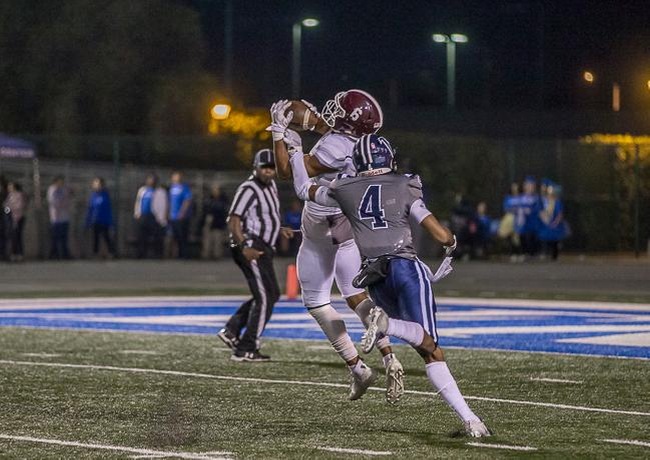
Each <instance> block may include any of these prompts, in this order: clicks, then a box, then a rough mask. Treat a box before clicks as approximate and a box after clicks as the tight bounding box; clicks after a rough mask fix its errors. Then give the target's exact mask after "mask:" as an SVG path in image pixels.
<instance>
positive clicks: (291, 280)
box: [285, 264, 300, 300]
mask: <svg viewBox="0 0 650 460" xmlns="http://www.w3.org/2000/svg"><path fill="white" fill-rule="evenodd" d="M299 293H300V285H299V283H298V272H297V271H296V265H295V264H290V265H289V266H288V267H287V286H286V289H285V295H286V296H287V299H290V300H293V299H297V298H298V294H299Z"/></svg>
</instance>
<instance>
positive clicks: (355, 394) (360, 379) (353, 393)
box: [348, 364, 377, 401]
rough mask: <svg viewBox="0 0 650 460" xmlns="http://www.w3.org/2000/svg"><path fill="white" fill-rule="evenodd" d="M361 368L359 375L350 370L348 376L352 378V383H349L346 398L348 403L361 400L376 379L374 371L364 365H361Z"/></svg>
mask: <svg viewBox="0 0 650 460" xmlns="http://www.w3.org/2000/svg"><path fill="white" fill-rule="evenodd" d="M362 366H363V367H362V372H361V375H357V374H355V373H354V372H352V370H350V375H351V377H352V379H351V380H352V381H351V382H350V394H349V396H348V398H349V399H350V401H355V400H357V399H359V398H361V397H362V396H363V395H364V394H365V393H366V391H368V388H369V387H370V385H372V384H373V383H374V382H375V380H376V379H377V374H375V371H373V370H372V369H371V368H370V367H368V366H366V365H365V364H362Z"/></svg>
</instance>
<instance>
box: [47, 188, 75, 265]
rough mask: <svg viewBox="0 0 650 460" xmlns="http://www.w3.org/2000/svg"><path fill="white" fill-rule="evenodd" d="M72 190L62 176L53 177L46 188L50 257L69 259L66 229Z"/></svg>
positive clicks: (68, 220) (68, 225)
mask: <svg viewBox="0 0 650 460" xmlns="http://www.w3.org/2000/svg"><path fill="white" fill-rule="evenodd" d="M71 198H72V192H71V190H70V189H69V188H68V187H67V186H66V185H65V182H64V180H63V176H57V177H55V178H54V181H53V182H52V185H50V186H49V187H48V189H47V204H48V207H49V211H50V232H51V244H50V259H69V258H70V251H69V250H68V230H69V229H70V209H71V207H72V203H71V202H72V200H71Z"/></svg>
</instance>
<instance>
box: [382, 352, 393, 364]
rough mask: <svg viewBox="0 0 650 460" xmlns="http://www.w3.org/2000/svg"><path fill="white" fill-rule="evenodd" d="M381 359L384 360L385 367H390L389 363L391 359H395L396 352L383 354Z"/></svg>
mask: <svg viewBox="0 0 650 460" xmlns="http://www.w3.org/2000/svg"><path fill="white" fill-rule="evenodd" d="M381 359H382V361H383V362H384V367H388V365H389V364H390V361H391V360H392V359H395V354H393V353H388V354H387V355H384V356H382V357H381Z"/></svg>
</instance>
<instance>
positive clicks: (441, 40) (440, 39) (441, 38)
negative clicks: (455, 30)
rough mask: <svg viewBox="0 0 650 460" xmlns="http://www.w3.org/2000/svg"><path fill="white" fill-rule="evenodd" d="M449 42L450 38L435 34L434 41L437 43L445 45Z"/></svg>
mask: <svg viewBox="0 0 650 460" xmlns="http://www.w3.org/2000/svg"><path fill="white" fill-rule="evenodd" d="M447 40H448V37H447V36H446V35H443V34H433V41H434V42H436V43H445V42H446V41H447Z"/></svg>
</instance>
